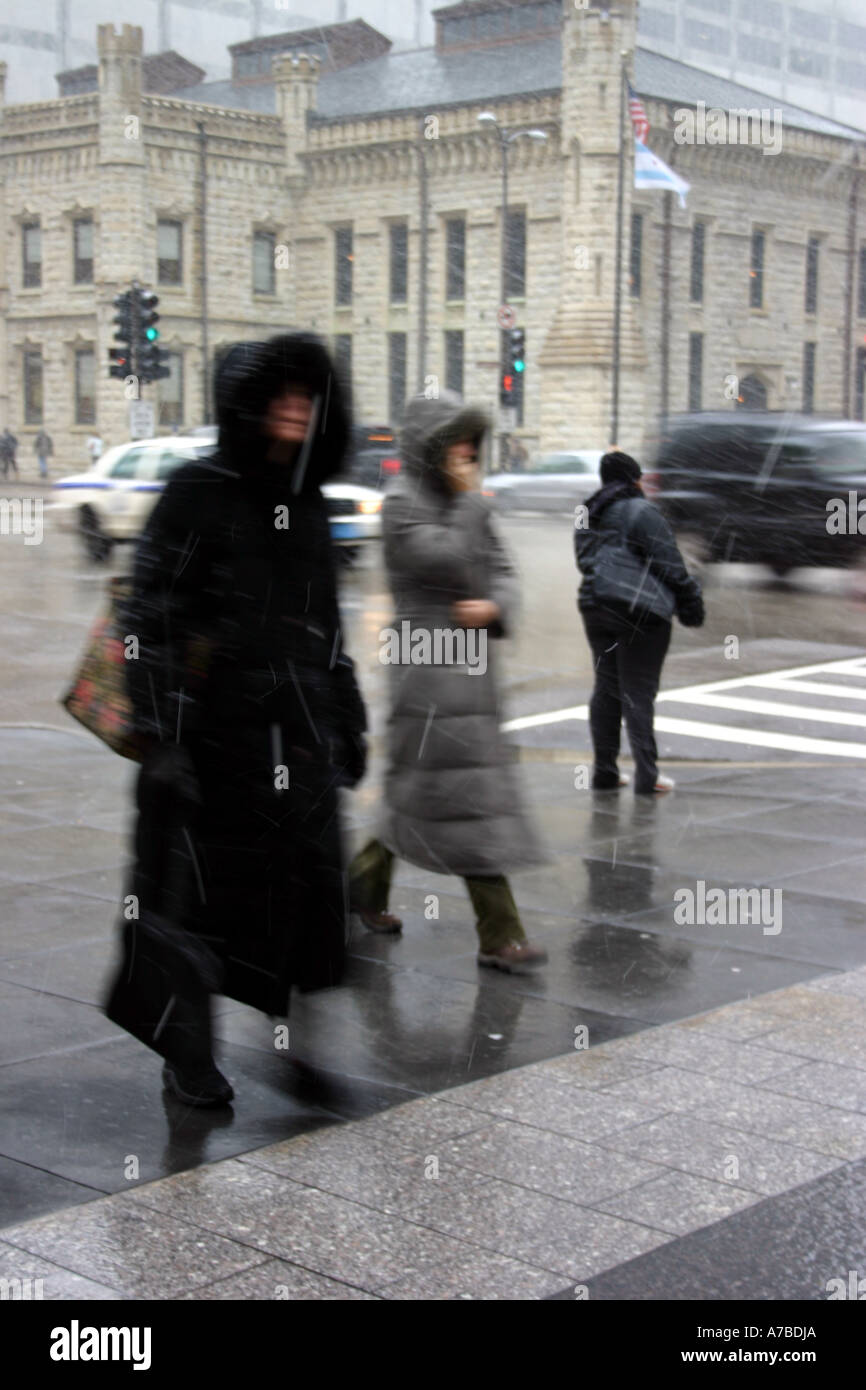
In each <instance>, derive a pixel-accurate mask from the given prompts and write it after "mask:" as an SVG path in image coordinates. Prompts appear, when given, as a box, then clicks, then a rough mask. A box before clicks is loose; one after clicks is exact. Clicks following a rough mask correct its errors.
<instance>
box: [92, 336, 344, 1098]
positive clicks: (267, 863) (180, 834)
mask: <svg viewBox="0 0 866 1390" xmlns="http://www.w3.org/2000/svg"><path fill="white" fill-rule="evenodd" d="M216 397H217V415H218V422H219V443H218V449H217V452H216V454H215V456H214V457H212V458H210V459H206V460H204V461H199V462H191V463H189V464H186V465H184V466H182V467H181V468H180V469H178V471H177V472H176V473H175V474H173V476H172V478H171V480H170V482H169V484H168V486H167V487H166V489H165V492H164V493H163V495H162V497H161V498H160V501H159V503H158V504H157V506H156V508H155V510H154V512H153V514H152V516H151V519H150V522H149V524H148V526H147V529H146V532H145V534H144V537H143V539H142V541H141V543H140V545H139V548H138V551H137V555H136V560H135V567H134V578H133V586H132V596H131V599H130V600H129V603H128V605H127V607H126V610H125V613H124V627H123V631H124V633H125V634H128V635H129V636H134V637H135V638H136V639H137V643H138V655H137V658H136V659H134V660H131V661H130V662H129V668H128V676H127V683H128V689H129V694H130V697H131V700H132V704H133V708H134V712H135V723H136V727H137V729H138V730H139V732H140V733H142V734H144V735H145V736H146V737H147V739H148V745H149V746H148V751H147V753H146V755H145V757H144V760H143V764H142V768H141V772H140V775H139V780H138V787H137V805H138V812H139V814H138V824H137V830H136V839H135V848H136V853H135V868H134V871H133V893H134V901H136V907H135V912H134V915H133V920H132V921H130V922H128V923H125V924H124V951H123V961H122V963H121V968H120V970H119V972H118V976H117V979H116V981H115V984H114V987H113V989H112V992H111V997H110V999H109V1003H108V1009H107V1012H108V1015H109V1017H111V1018H113V1019H114V1020H115V1021H116V1022H118V1023H120V1024H121V1025H122V1026H123V1027H125V1028H127V1029H128V1030H129V1031H130V1032H132V1033H134V1034H135V1036H137V1037H139V1038H140V1039H141V1040H142V1041H144V1042H146V1043H147V1044H148V1045H149V1046H151V1047H152V1048H154V1050H155V1051H157V1052H158V1053H160V1054H161V1055H162V1056H163V1057H164V1058H165V1059H166V1067H165V1070H164V1073H163V1075H164V1080H165V1083H166V1086H167V1088H168V1089H169V1090H170V1091H172V1092H173V1093H174V1094H175V1095H177V1096H179V1097H180V1098H182V1099H183V1100H185V1101H187V1102H189V1103H192V1104H200V1105H201V1104H215V1103H222V1102H226V1101H228V1100H230V1099H231V1098H232V1091H231V1087H230V1086H229V1083H228V1082H227V1081H226V1079H225V1077H223V1076H222V1074H221V1073H220V1072H219V1071H218V1070H217V1068H216V1066H215V1063H214V1059H213V1054H212V1046H211V1028H210V999H209V996H210V994H211V993H213V992H216V991H218V992H221V993H223V994H227V995H229V996H231V997H232V998H234V999H237V1000H240V1001H241V1002H242V1003H245V1004H250V1005H252V1006H253V1007H254V1008H257V1009H261V1010H262V1011H264V1012H266V1013H268V1014H271V1015H285V1014H286V1013H287V1012H288V1006H289V995H290V991H291V988H292V986H293V985H296V986H298V987H299V988H300V989H302V990H313V989H320V988H324V987H327V986H330V985H334V984H337V983H338V982H339V980H340V976H341V972H342V970H343V965H344V957H345V943H346V921H347V910H346V883H345V877H344V861H343V853H342V845H341V838H340V829H339V823H338V797H337V788H338V786H340V785H344V786H351V785H354V784H355V783H356V782H357V781H358V780H359V779H360V777H361V776H362V775H363V772H364V764H365V743H364V730H365V728H366V719H365V713H364V706H363V702H362V700H361V696H360V693H359V691H358V687H357V684H356V681H355V676H354V668H353V665H352V662H351V661H350V659H349V658H348V656H347V655H346V654H345V652H344V651H343V648H342V641H341V632H340V618H339V612H338V607H337V593H336V578H335V567H334V560H333V553H332V546H331V539H330V528H329V522H328V512H327V505H326V502H325V499H324V498H323V496H322V493H321V491H320V486H321V484H322V483H323V482H325V481H327V479H329V478H331V477H332V476H334V475H335V474H336V473H338V472H339V470H340V467H341V465H342V463H343V459H344V455H345V452H346V448H347V445H348V440H349V433H350V419H349V412H348V407H347V404H346V402H345V401H344V397H343V392H342V390H341V387H340V383H339V381H338V379H337V377H336V375H335V373H334V372H333V370H332V366H331V362H330V359H329V357H328V354H327V352H326V350H325V348H324V346H323V345H322V344H321V343H320V341H319V340H318V339H317V338H314V337H312V336H311V335H306V334H291V335H284V336H281V337H277V338H273V339H271V340H270V341H269V342H267V343H251V344H249V343H248V344H237V345H236V346H235V347H234V348H232V349H230V351H229V353H228V354H227V355H226V357H225V358H224V359H223V362H222V365H221V367H220V368H219V370H218V372H217V381H216Z"/></svg>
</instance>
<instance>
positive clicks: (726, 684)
mask: <svg viewBox="0 0 866 1390" xmlns="http://www.w3.org/2000/svg"><path fill="white" fill-rule="evenodd" d="M819 672H820V673H821V674H828V675H833V674H840V675H841V674H843V673H844V674H846V675H852V676H863V677H864V678H866V658H864V657H849V658H846V659H845V660H843V661H830V662H817V663H814V664H812V665H810V666H798V667H792V668H790V669H788V670H783V671H768V672H766V673H765V674H764V675H757V676H735V677H733V678H732V679H730V680H724V681H710V682H706V683H704V684H703V685H692V686H683V687H681V688H680V689H678V690H665V691H662V692H661V694H660V695H659V696H658V697H657V698H658V701H659V702H661V701H664V702H666V703H668V704H671V703H672V704H693V705H701V706H705V707H709V708H715V709H729V710H734V711H740V712H742V713H751V714H764V715H770V716H779V717H780V718H782V719H801V720H803V721H804V722H812V723H824V724H835V725H837V726H841V725H848V726H853V727H857V728H860V727H863V726H864V725H866V715H864V714H858V713H853V712H851V711H848V710H838V709H836V710H833V709H824V708H819V707H814V706H810V705H795V704H789V703H787V702H785V701H783V700H779V701H778V702H776V701H772V700H761V699H755V698H753V697H752V696H747V695H734V694H733V691H734V690H736V689H742V688H743V687H744V686H750V685H752V686H758V687H763V688H764V689H767V690H772V689H776V690H779V691H781V692H784V691H786V690H791V691H797V689H798V687H799V688H800V689H801V690H802V693H808V694H824V693H826V691H825V687H823V686H822V685H821V684H820V682H818V681H808V680H806V681H800V680H798V678H799V677H801V676H810V675H817V674H818V673H819ZM827 691H829V692H831V693H832V694H833V695H834V696H836V697H837V698H840V697H841V698H849V697H850V696H851V695H853V696H854V698H862V697H863V695H864V693H866V692H863V691H861V690H857V689H852V690H849V689H848V687H846V686H833V685H830V686H828V687H827ZM588 718H589V705H588V704H586V705H572V706H570V707H569V708H567V709H560V710H549V711H548V712H547V713H544V714H529V715H522V716H520V717H519V718H517V719H511V720H509V721H508V722H507V723H505V724H503V725H502V728H503V731H504V732H506V733H516V732H518V731H520V730H522V729H535V728H543V727H544V726H546V725H551V724H561V723H565V722H568V721H581V720H586V719H588ZM655 727H656V729H657V730H658V731H659V732H660V733H668V734H682V735H684V736H686V737H688V738H704V739H708V740H711V741H715V742H719V743H740V744H745V745H749V746H754V747H758V748H783V749H786V750H788V751H789V752H796V753H820V754H824V755H825V756H827V757H834V758H866V743H853V742H852V743H846V742H844V741H843V740H841V739H827V738H811V737H809V736H808V735H806V734H795V733H782V732H779V731H776V730H773V729H751V728H742V727H741V726H739V725H734V724H710V723H707V722H705V721H703V720H698V719H685V718H678V717H676V716H671V715H667V714H659V715H657V717H656V720H655Z"/></svg>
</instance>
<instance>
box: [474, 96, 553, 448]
mask: <svg viewBox="0 0 866 1390" xmlns="http://www.w3.org/2000/svg"><path fill="white" fill-rule="evenodd" d="M478 119H479V121H482V122H483V123H484V124H485V125H488V126H492V127H493V129H494V130H495V131H496V134H497V137H498V139H499V148H500V151H501V154H502V250H501V257H502V263H501V266H500V287H501V288H500V301H499V302H500V306H501V307H502V308H504V307H505V306H506V305H507V304H508V151H509V148H510V147H511V145H512V144H513V143H514V141H515V140H520V139H523V138H525V139H529V140H546V139H547V132H546V131H544V130H535V129H527V130H508V129H506V127H505V126H501V125H500V124H499V122H498V120H497V119H496V115H495V113H494V112H493V111H482V112H481V113H480V114H479V117H478ZM501 365H502V363H500V366H501ZM505 434H506V432H505V431H504V430H503V431H502V432H501V433H500V437H499V463H500V466H501V465H502V464H503V463H504V461H505V460H504V454H505Z"/></svg>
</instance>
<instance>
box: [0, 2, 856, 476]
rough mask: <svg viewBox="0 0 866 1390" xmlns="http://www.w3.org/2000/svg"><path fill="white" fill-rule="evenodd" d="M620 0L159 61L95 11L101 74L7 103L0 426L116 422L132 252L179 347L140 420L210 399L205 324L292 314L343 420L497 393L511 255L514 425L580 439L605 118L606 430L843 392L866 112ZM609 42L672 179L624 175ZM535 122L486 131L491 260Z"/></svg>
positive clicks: (596, 420)
mask: <svg viewBox="0 0 866 1390" xmlns="http://www.w3.org/2000/svg"><path fill="white" fill-rule="evenodd" d="M636 10H637V6H636V4H635V3H634V0H618V3H617V5H616V8H615V9H609V8H608V7H607V4H606V3H605V0H592V3H589V4H587V5H586V7H583V6H578V5H576V4H574V3H572V0H564V3H562V4H560V0H463V3H460V4H457V5H450V6H447V7H445V8H443V9H440V10H438V11H437V12H436V15H435V19H436V27H437V40H436V45H435V46H434V47H429V48H426V49H418V50H413V51H408V52H394V51H389V49H388V47H387V39H383V40H382V42H379V41H378V40H377V39H376V38H375V36H373V37H371V34H370V33H369V32H366V33H365V37H364V42H363V43H359V44H358V46H357V51H356V52H353V51H352V50H351V45H349V46H347V47H345V51H344V50H341V53H342V56H341V60H340V66H339V67H337V65H336V64H334V63H331V64H330V67H329V65H328V64H327V63H325V65H324V66H323V65H322V63H321V61H320V56H319V54H317V53H316V52H314V51H303V50H302V51H299V52H294V53H293V52H292V49H293V35H292V34H291V33H289V34H287V35H285V48H282V47H281V44H280V43H279V42H276V43H275V40H274V36H272V35H269V36H267V39H266V40H262V43H263V45H266V51H267V61H262V62H261V63H255V62H252V61H250V59H251V54H252V55H254V54H255V52H256V46H255V44H250V43H249V42H245V43H243V44H241V45H237V46H236V48H237V50H239V51H237V52H235V53H234V54H233V59H234V62H235V68H234V71H233V75H232V78H231V79H230V80H227V81H221V82H214V83H207V82H204V83H202V82H198V83H197V84H196V85H193V86H191V87H179V88H177V89H176V90H174V91H166V90H161V91H159V92H153V91H145V90H143V87H144V85H145V84H144V83H143V79H142V68H143V63H142V60H143V53H142V39H141V31H140V30H138V29H136V28H133V27H131V26H124V28H123V30H122V31H121V32H120V33H116V32H115V30H114V27H113V26H112V25H103V26H100V29H99V36H98V49H99V71H98V81H97V90H96V91H85V92H79V94H77V95H73V96H66V97H61V98H58V99H56V100H53V101H49V102H40V103H37V104H31V105H26V106H6V107H5V109H3V111H2V121H0V171H2V173H0V178H2V184H0V191H2V205H0V228H2V236H0V425H2V424H5V423H6V422H7V421H8V423H9V424H10V425H11V427H12V429H13V431H14V432H15V433H16V434H17V435H18V437H19V440H21V442H22V446H23V449H22V453H23V456H24V457H25V458H26V457H27V453H28V452H31V453H32V446H31V444H30V443H29V441H30V440H31V439H32V436H33V435H34V434H35V432H36V431H37V429H39V428H40V426H42V425H44V427H45V428H46V429H47V430H48V431H49V433H50V434H52V436H53V437H54V439H55V445H56V449H57V459H56V464H57V466H59V467H65V466H68V465H72V464H75V463H81V462H82V461H83V458H84V447H83V446H84V440H85V439H86V437H87V435H88V434H90V433H91V431H92V429H93V427H94V423H95V424H96V425H97V427H98V429H99V430H100V432H101V433H102V435H103V437H105V438H106V439H107V440H110V441H112V442H117V441H119V440H122V439H124V438H126V437H127V419H128V407H129V402H128V400H126V399H125V397H124V386H123V383H121V382H118V381H116V380H112V379H110V378H109V377H108V371H107V365H108V351H107V350H108V348H109V346H110V344H111V341H112V331H113V329H112V317H113V312H114V311H113V307H112V301H113V298H114V295H115V294H117V293H118V291H120V290H122V289H125V288H127V287H128V286H129V284H130V283H131V282H132V281H133V279H137V280H139V281H140V282H141V283H142V284H144V285H147V286H148V287H153V288H154V289H156V291H157V293H158V294H159V296H160V306H159V308H160V314H161V316H162V318H161V323H160V328H161V332H162V338H161V346H164V347H166V348H167V349H168V350H169V351H170V353H171V354H172V357H171V365H172V375H171V377H170V379H169V380H168V381H166V382H162V383H160V384H159V387H158V388H157V387H149V388H146V389H145V393H144V394H145V395H146V396H149V397H158V400H159V427H160V429H164V430H168V429H169V428H171V427H172V426H173V425H174V424H177V425H181V426H194V425H197V424H200V423H202V421H203V420H204V419H205V418H209V416H210V403H209V401H208V399H207V389H208V380H209V377H210V364H211V363H212V361H213V358H214V355H215V353H217V352H218V351H219V350H220V348H221V347H223V346H224V345H225V344H227V343H228V342H231V341H233V340H235V339H237V338H250V337H255V336H260V335H261V334H263V333H270V332H273V331H276V330H277V329H280V328H285V327H288V326H292V325H295V326H304V327H311V328H314V329H315V330H317V331H318V332H320V333H321V334H322V335H324V336H325V337H326V338H327V339H328V340H329V341H330V342H331V343H332V344H333V346H334V349H335V353H336V356H337V358H338V360H339V362H340V363H341V367H342V369H343V370H344V371H345V372H346V373H347V374H349V375H350V377H351V380H352V384H353V389H354V395H355V404H356V411H357V413H358V416H359V418H361V419H362V420H367V421H371V422H372V421H385V420H395V419H396V417H397V416H398V415H399V410H400V407H401V405H402V402H403V400H404V398H405V395H406V394H407V393H411V392H412V391H414V390H416V389H419V388H420V389H426V390H428V391H434V390H436V389H439V387H444V386H449V387H453V388H455V389H460V390H462V391H463V393H464V394H465V395H466V396H468V397H471V398H473V399H475V400H478V401H480V402H483V403H485V404H486V405H487V406H488V407H489V408H490V410H491V412H494V413H495V412H497V411H498V409H499V388H500V376H501V365H502V352H503V330H502V329H501V328H500V326H499V324H498V322H497V309H498V308H499V306H500V304H501V301H502V298H503V281H504V295H505V298H506V299H507V301H508V303H509V304H510V306H511V307H512V308H513V310H514V313H515V316H516V321H517V324H518V326H520V327H522V328H523V329H524V330H525V335H526V364H527V366H526V372H525V374H524V377H523V378H522V379H521V381H520V392H519V395H520V397H521V398H520V399H519V401H518V408H517V422H516V427H515V428H516V433H517V434H518V436H521V437H522V438H523V439H524V440H525V443H526V446H527V448H528V449H529V451H530V452H533V451H534V450H536V449H542V450H548V449H558V448H568V447H571V448H574V447H578V446H580V447H586V448H591V447H602V446H604V445H606V444H608V443H609V442H610V441H611V429H612V414H613V412H612V393H613V363H614V358H615V356H617V354H616V353H615V343H616V340H617V334H616V331H615V308H616V301H617V298H618V296H617V292H616V284H617V262H618V255H617V236H616V227H617V216H616V214H617V206H618V191H619V190H618V163H619V162H618V150H619V138H620V129H621V128H622V129H623V130H624V134H625V149H626V155H627V157H626V159H625V160H624V164H623V167H624V178H623V180H622V189H621V194H622V225H623V227H624V236H623V238H622V243H621V256H620V257H619V261H620V273H619V285H620V294H619V300H620V313H619V335H618V342H619V353H618V362H619V376H618V395H619V412H618V419H619V426H618V429H617V442H619V443H620V444H621V445H623V446H624V447H628V448H633V449H636V450H640V449H641V448H642V447H643V445H644V443H645V441H646V438H647V436H648V435H651V434H652V433H653V432H654V430H655V429H656V427H657V425H658V422H659V420H660V419H661V418H662V417H663V416H664V415H666V414H667V413H671V412H677V411H681V410H685V409H688V408H703V409H708V408H715V407H719V408H725V407H729V408H732V409H733V408H734V406H735V404H736V400H735V398H736V397H737V396H739V397H742V399H743V402H744V403H745V404H750V403H762V402H764V401H766V403H767V404H768V405H769V406H770V407H771V408H779V407H790V408H796V409H800V408H805V409H814V410H817V411H827V412H832V413H836V414H839V413H841V414H846V415H851V414H857V415H858V416H859V417H860V418H862V416H863V384H864V374H866V366H864V356H866V352H864V347H863V343H864V335H866V233H864V230H863V219H862V213H861V212H860V210H859V208H858V181H859V180H860V179H861V174H860V171H861V169H862V165H863V157H864V152H863V146H862V137H861V136H859V135H858V132H856V131H854V130H851V129H848V128H847V127H845V126H841V125H839V124H837V123H835V122H833V121H831V120H829V119H826V118H824V117H820V116H815V115H813V114H811V113H807V112H803V111H799V110H797V109H796V108H792V107H789V106H786V105H785V104H784V103H781V102H778V101H775V100H774V99H767V98H765V97H762V96H761V95H760V94H757V93H755V92H751V91H748V90H746V89H744V88H742V87H739V86H736V85H734V84H732V83H730V82H728V81H727V80H725V79H723V78H721V77H718V76H715V75H711V74H708V73H705V72H702V71H700V70H699V69H697V68H693V67H689V66H687V65H685V64H682V63H680V62H677V61H675V60H673V59H670V58H667V57H664V56H663V55H660V54H656V53H651V52H649V51H644V50H642V49H640V48H636V46H635V32H636ZM467 19H471V21H472V24H471V26H470V27H469V28H467V26H466V24H465V23H464V21H465V20H467ZM482 21H483V22H482ZM336 27H341V26H336ZM365 30H369V26H365ZM322 32H323V33H325V35H327V30H323V31H322ZM262 51H263V52H264V51H265V48H264V47H263V49H262ZM621 55H625V56H624V58H622V57H621ZM172 56H173V57H177V55H172ZM183 56H184V57H192V58H194V57H195V54H191V55H183ZM241 58H242V59H243V61H242V63H241V62H239V60H240V59H241ZM623 64H624V67H625V70H626V71H627V73H628V75H629V78H630V81H631V84H632V86H633V87H634V88H635V89H636V91H637V93H638V94H639V96H640V98H641V100H642V103H643V106H644V108H645V111H646V114H647V116H648V119H649V123H650V134H649V137H648V142H647V143H648V144H649V145H650V146H651V148H652V150H653V151H654V152H655V153H656V154H657V155H658V156H659V157H660V158H661V159H663V160H664V161H665V162H666V163H667V164H668V165H671V166H674V167H675V169H676V171H677V173H678V174H679V175H680V176H681V177H683V178H685V179H686V180H687V181H688V183H689V184H690V185H691V191H690V192H689V194H688V199H687V206H686V207H685V208H681V207H680V205H679V202H678V199H677V197H676V195H675V194H673V193H664V192H659V191H652V192H644V191H640V192H635V191H634V189H633V188H632V181H633V179H632V159H631V149H632V132H631V129H630V124H629V122H628V120H627V118H626V119H625V120H624V121H622V122H621V119H620V112H621V105H620V94H621V72H622V68H623ZM160 70H161V71H165V70H167V69H166V67H165V65H163V66H162V68H161V69H160ZM182 70H183V68H182V65H181V66H179V67H178V72H180V71H182ZM762 110H764V112H765V119H764V124H763V125H761V123H760V112H761V111H762ZM737 111H754V112H755V117H753V118H752V119H751V120H750V121H746V122H745V124H744V123H743V121H742V120H740V121H739V124H738V123H737V119H736V116H735V115H734V116H733V117H732V116H731V114H730V113H731V112H734V113H736V112H737ZM714 112H716V113H720V114H719V119H716V120H713V119H712V117H713V113H714ZM485 113H487V114H491V113H492V114H493V115H495V117H496V123H494V122H492V121H490V120H489V119H488V120H485V121H481V120H479V116H481V115H483V114H485ZM696 113H697V119H695V115H696ZM686 117H689V120H686ZM720 121H721V128H722V131H723V133H725V132H726V133H725V138H726V141H727V143H714V142H715V141H716V140H717V136H718V135H719V132H720ZM726 123H727V124H726ZM497 126H498V129H497ZM526 131H534V132H536V136H535V138H531V137H530V136H528V135H524V136H520V137H519V138H514V139H512V140H510V141H509V142H508V143H507V172H508V204H507V206H508V214H507V224H506V231H507V238H506V243H507V247H508V251H507V255H506V264H505V273H504V276H503V266H502V253H501V247H502V245H503V238H502V230H503V229H502V175H503V154H502V137H503V133H508V134H510V135H514V136H517V132H526ZM542 135H543V136H544V137H545V138H541V136H542ZM750 140H751V143H749V141H750Z"/></svg>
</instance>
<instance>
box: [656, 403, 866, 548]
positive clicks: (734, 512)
mask: <svg viewBox="0 0 866 1390" xmlns="http://www.w3.org/2000/svg"><path fill="white" fill-rule="evenodd" d="M650 469H651V470H652V471H650V472H649V473H648V475H647V476H646V480H645V491H646V492H647V494H648V495H649V496H652V498H653V500H654V501H655V503H656V504H657V506H658V507H660V509H661V510H662V512H663V513H664V515H665V516H666V517H667V519H668V520H669V521H670V523H671V525H672V526H673V527H674V529H675V530H676V531H679V532H688V533H690V534H692V535H693V536H695V537H696V539H698V541H699V548H700V549H701V550H702V551H703V557H702V558H704V559H706V560H709V561H714V560H745V561H753V562H754V561H758V562H763V563H765V564H767V565H769V566H770V568H771V569H772V570H774V571H775V573H776V574H786V573H787V571H788V570H790V569H794V568H795V567H796V566H798V565H852V564H855V563H856V562H857V561H858V560H859V559H861V558H862V557H863V556H864V555H866V507H864V509H863V513H858V501H859V499H861V498H864V499H866V425H864V424H863V423H862V422H858V421H856V420H822V419H818V418H816V417H815V416H813V415H791V414H788V413H782V412H779V413H778V414H774V413H772V412H752V411H748V412H747V411H742V412H740V411H736V412H735V411H726V412H721V411H720V412H718V413H709V412H708V413H706V414H700V415H686V416H680V417H679V418H677V419H672V420H670V421H669V422H668V426H667V429H666V430H665V432H664V434H663V435H662V436H661V438H660V439H659V440H657V441H656V444H655V457H654V461H653V463H652V464H651V465H650ZM852 494H853V496H854V500H853V507H852V505H851V498H852ZM843 513H844V516H845V518H846V520H845V521H842V522H840V517H842V516H843ZM858 515H860V516H862V518H863V531H862V533H858V522H857V517H858Z"/></svg>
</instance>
